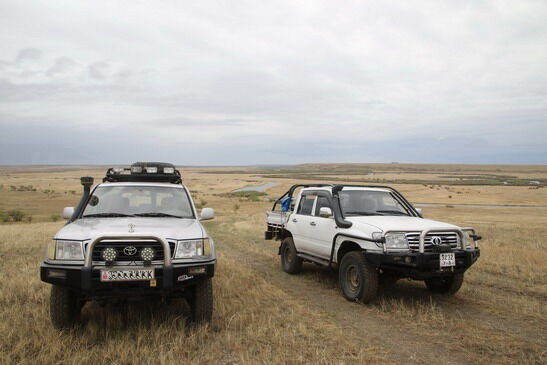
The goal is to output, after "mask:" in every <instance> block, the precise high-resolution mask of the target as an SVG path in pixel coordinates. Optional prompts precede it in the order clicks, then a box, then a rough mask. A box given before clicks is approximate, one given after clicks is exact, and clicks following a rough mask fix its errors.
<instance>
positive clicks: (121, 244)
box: [92, 240, 175, 262]
mask: <svg viewBox="0 0 547 365" xmlns="http://www.w3.org/2000/svg"><path fill="white" fill-rule="evenodd" d="M129 246H133V247H135V248H136V249H137V252H136V253H135V254H134V255H127V254H126V253H124V248H125V247H129ZM106 247H112V248H114V249H115V250H116V253H117V254H118V255H117V258H116V261H117V262H128V261H142V258H141V250H142V249H143V248H145V247H151V248H153V249H154V258H153V259H152V260H151V261H157V260H163V257H164V256H163V246H162V245H161V243H160V242H158V241H119V240H112V241H108V240H105V241H101V242H99V243H97V244H96V245H95V247H94V248H93V252H92V260H93V261H104V259H103V257H102V255H101V253H102V251H103V249H104V248H106ZM169 248H170V250H171V256H172V255H173V253H174V251H175V242H172V241H169Z"/></svg>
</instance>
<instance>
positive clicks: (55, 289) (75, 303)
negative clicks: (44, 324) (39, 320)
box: [49, 285, 83, 330]
mask: <svg viewBox="0 0 547 365" xmlns="http://www.w3.org/2000/svg"><path fill="white" fill-rule="evenodd" d="M82 305H83V302H82V301H80V300H79V298H78V296H77V295H76V293H74V292H73V291H72V290H70V289H68V288H65V287H62V286H58V285H53V286H52V287H51V295H50V298H49V314H50V317H51V323H53V327H55V328H57V329H60V330H66V329H70V328H72V327H74V324H76V322H77V320H78V318H79V316H80V310H81V309H82Z"/></svg>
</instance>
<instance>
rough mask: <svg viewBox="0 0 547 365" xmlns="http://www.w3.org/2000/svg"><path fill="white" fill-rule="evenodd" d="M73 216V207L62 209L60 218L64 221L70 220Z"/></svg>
mask: <svg viewBox="0 0 547 365" xmlns="http://www.w3.org/2000/svg"><path fill="white" fill-rule="evenodd" d="M73 214H74V207H64V208H63V212H62V213H61V217H63V218H64V219H70V217H72V215H73Z"/></svg>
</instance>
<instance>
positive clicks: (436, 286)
mask: <svg viewBox="0 0 547 365" xmlns="http://www.w3.org/2000/svg"><path fill="white" fill-rule="evenodd" d="M462 284H463V273H459V274H454V275H452V276H443V277H438V278H431V279H426V280H425V285H426V286H427V289H429V290H430V291H432V292H433V293H438V294H448V295H452V294H455V293H456V292H457V291H458V290H460V288H461V287H462Z"/></svg>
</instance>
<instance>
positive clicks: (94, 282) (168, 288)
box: [40, 260, 216, 298]
mask: <svg viewBox="0 0 547 365" xmlns="http://www.w3.org/2000/svg"><path fill="white" fill-rule="evenodd" d="M215 263H216V260H211V261H206V262H193V263H184V264H175V263H173V264H172V265H171V266H170V267H163V266H152V267H153V268H154V276H155V282H154V281H150V280H147V281H126V282H101V280H100V270H101V269H104V268H105V266H94V267H84V266H82V265H59V264H51V263H48V262H43V263H42V264H41V265H40V278H41V280H42V281H44V282H46V283H50V284H54V285H59V286H64V287H68V288H70V289H72V290H74V291H75V292H77V293H80V294H82V295H84V296H85V297H90V298H92V297H124V296H141V295H163V296H169V295H171V294H174V293H178V292H183V291H184V289H185V288H187V287H191V286H194V285H195V284H196V282H197V281H199V280H203V279H206V278H211V277H213V276H214V274H215ZM152 267H151V268H152ZM108 268H109V269H111V268H112V267H108ZM122 268H125V269H128V268H129V267H127V266H124V267H120V269H122ZM135 268H137V267H135Z"/></svg>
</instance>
